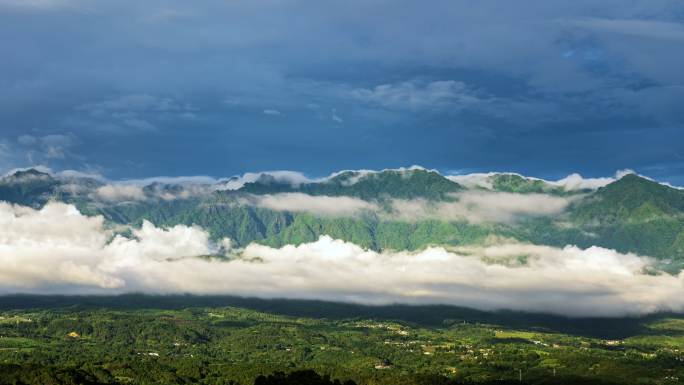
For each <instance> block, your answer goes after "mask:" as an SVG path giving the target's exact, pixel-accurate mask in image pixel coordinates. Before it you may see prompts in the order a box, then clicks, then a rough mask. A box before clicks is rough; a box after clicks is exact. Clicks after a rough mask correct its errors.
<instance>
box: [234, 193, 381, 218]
mask: <svg viewBox="0 0 684 385" xmlns="http://www.w3.org/2000/svg"><path fill="white" fill-rule="evenodd" d="M242 203H243V204H248V205H253V206H257V207H263V208H267V209H271V210H276V211H290V212H307V213H311V214H316V215H329V216H356V215H359V214H361V213H363V212H364V211H377V210H379V208H378V206H377V205H375V204H373V203H370V202H366V201H364V200H361V199H358V198H352V197H346V196H339V197H331V196H314V195H308V194H303V193H283V194H272V195H271V194H268V195H251V196H249V197H245V198H243V199H242Z"/></svg>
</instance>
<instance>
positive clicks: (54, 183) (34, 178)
mask: <svg viewBox="0 0 684 385" xmlns="http://www.w3.org/2000/svg"><path fill="white" fill-rule="evenodd" d="M59 185H60V182H59V181H58V180H56V179H55V178H53V177H52V176H51V175H50V174H47V173H44V172H41V171H38V170H35V169H28V170H21V171H17V172H15V173H13V174H11V175H8V176H6V177H4V178H2V179H0V200H2V201H7V202H12V203H17V204H21V205H25V206H32V207H40V206H42V205H44V204H45V203H46V202H47V201H48V200H50V198H52V197H54V195H55V193H56V191H57V187H58V186H59Z"/></svg>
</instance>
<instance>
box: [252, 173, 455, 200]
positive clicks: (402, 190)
mask: <svg viewBox="0 0 684 385" xmlns="http://www.w3.org/2000/svg"><path fill="white" fill-rule="evenodd" d="M461 190H463V187H462V186H461V185H459V184H458V183H456V182H453V181H451V180H449V179H447V178H445V177H444V176H442V175H441V174H439V173H438V172H436V171H429V170H424V169H408V170H385V171H382V172H370V173H366V172H359V171H344V172H341V173H339V174H337V175H335V176H333V177H332V178H329V179H327V180H323V181H321V182H313V183H304V184H301V185H292V184H289V183H282V182H280V183H279V182H277V181H276V179H275V178H274V177H273V176H270V175H267V174H265V175H262V176H261V177H260V178H259V179H258V180H257V181H255V182H252V183H246V184H245V185H244V186H243V187H242V188H241V189H240V190H239V191H241V192H245V193H251V194H275V193H282V192H301V193H305V194H309V195H328V196H351V197H357V198H361V199H364V200H378V199H385V198H400V199H412V198H425V199H433V200H435V199H446V198H448V195H449V194H450V193H455V192H458V191H461Z"/></svg>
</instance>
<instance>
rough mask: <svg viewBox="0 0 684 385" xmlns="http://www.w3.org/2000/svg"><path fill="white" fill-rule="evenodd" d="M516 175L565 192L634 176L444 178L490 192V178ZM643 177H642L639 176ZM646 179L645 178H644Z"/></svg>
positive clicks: (619, 173)
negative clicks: (559, 188)
mask: <svg viewBox="0 0 684 385" xmlns="http://www.w3.org/2000/svg"><path fill="white" fill-rule="evenodd" d="M502 174H503V175H517V176H519V177H521V178H524V179H528V180H530V181H535V180H538V181H542V182H544V183H546V184H548V185H549V186H554V187H562V188H563V189H564V190H565V191H577V190H586V189H588V190H596V189H598V188H600V187H603V186H605V185H608V184H610V183H613V182H615V181H616V180H618V179H620V178H622V177H623V176H625V175H627V174H634V171H632V170H619V171H617V172H616V173H615V175H614V176H612V177H598V178H585V177H583V176H582V175H580V174H578V173H573V174H570V175H568V176H566V177H565V178H562V179H559V180H545V179H541V178H534V177H529V176H524V175H521V174H517V173H509V172H489V173H472V174H463V175H447V176H446V177H447V178H448V179H450V180H452V181H454V182H456V183H459V184H461V185H463V186H465V187H467V188H478V187H479V188H484V189H488V190H491V189H493V188H494V185H493V183H492V177H494V176H496V175H502ZM640 176H641V177H644V176H643V175H640ZM644 178H647V177H644ZM648 179H650V178H648Z"/></svg>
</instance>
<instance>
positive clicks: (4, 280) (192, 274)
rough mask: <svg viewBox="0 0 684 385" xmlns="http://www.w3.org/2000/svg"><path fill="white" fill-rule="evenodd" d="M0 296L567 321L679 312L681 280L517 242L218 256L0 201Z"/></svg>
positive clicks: (160, 233) (634, 262)
mask: <svg viewBox="0 0 684 385" xmlns="http://www.w3.org/2000/svg"><path fill="white" fill-rule="evenodd" d="M0 226H1V227H2V228H3V229H6V230H5V231H3V232H2V233H0V266H1V268H0V293H13V292H32V293H66V294H73V293H79V294H85V293H112V294H113V293H123V292H131V291H142V292H148V293H194V294H230V295H241V296H258V297H264V298H303V299H320V300H331V301H346V302H356V303H364V304H389V303H410V304H437V303H439V304H451V305H459V306H469V307H474V308H478V309H484V310H491V309H513V310H523V311H534V312H547V313H555V314H561V315H568V316H621V315H632V314H645V313H650V312H656V311H684V297H683V296H682V295H681V293H682V290H684V273H680V275H678V276H673V275H667V274H657V273H654V272H653V267H652V263H653V261H652V260H651V259H649V258H643V257H639V256H636V255H634V254H620V253H618V252H616V251H613V250H608V249H604V248H600V247H591V248H589V249H585V250H582V249H579V248H577V247H574V246H567V247H565V248H562V249H558V248H552V247H547V246H533V245H525V244H506V245H496V246H490V247H470V248H461V249H454V250H451V251H449V250H446V249H444V248H429V249H426V250H423V251H421V252H416V253H410V252H396V253H377V252H374V251H368V250H364V249H362V248H361V247H359V246H357V245H354V244H352V243H348V242H344V241H340V240H334V239H332V238H330V237H327V236H323V237H321V238H320V239H319V240H318V241H316V242H312V243H307V244H302V245H299V246H292V245H288V246H285V247H282V248H279V249H278V248H271V247H267V246H263V245H256V244H252V245H249V246H248V247H247V248H246V249H244V250H243V251H229V253H228V255H229V257H230V259H228V260H226V259H224V258H196V257H197V256H206V255H218V254H223V253H225V252H226V249H228V248H229V247H230V246H229V245H230V243H229V241H228V240H223V241H222V242H221V244H220V245H219V244H214V243H212V242H211V241H210V240H209V236H208V234H207V232H205V231H203V230H202V229H200V228H197V227H187V226H175V227H172V228H170V229H161V228H157V227H155V226H153V225H152V224H149V223H145V224H144V225H143V226H142V228H140V229H137V230H134V231H133V237H132V238H125V237H123V236H119V235H117V236H113V234H112V233H111V232H110V231H109V230H107V229H106V228H105V227H104V223H103V218H102V217H86V216H83V215H82V214H80V213H79V212H78V211H77V210H76V208H75V207H73V206H70V205H66V204H61V203H49V204H48V205H46V206H45V207H44V208H43V209H41V210H34V209H30V208H26V207H21V206H12V205H9V204H6V203H0Z"/></svg>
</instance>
